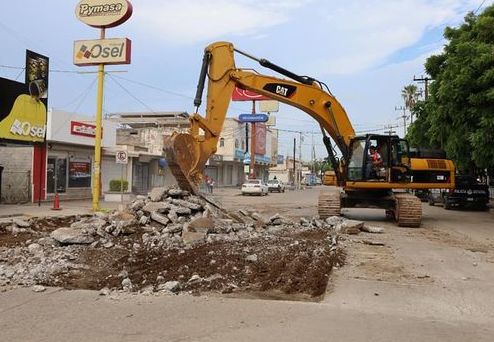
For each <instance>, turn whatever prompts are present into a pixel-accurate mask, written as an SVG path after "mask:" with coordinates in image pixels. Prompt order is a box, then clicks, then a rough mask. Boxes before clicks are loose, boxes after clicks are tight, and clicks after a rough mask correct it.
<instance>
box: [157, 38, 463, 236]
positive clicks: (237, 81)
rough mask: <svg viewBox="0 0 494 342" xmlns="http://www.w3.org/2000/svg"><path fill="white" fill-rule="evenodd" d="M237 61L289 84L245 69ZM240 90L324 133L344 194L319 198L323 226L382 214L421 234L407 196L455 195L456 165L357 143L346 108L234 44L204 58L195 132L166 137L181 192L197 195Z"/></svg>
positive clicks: (381, 143) (214, 47)
mask: <svg viewBox="0 0 494 342" xmlns="http://www.w3.org/2000/svg"><path fill="white" fill-rule="evenodd" d="M235 53H238V54H240V55H243V56H245V57H247V58H250V59H253V60H255V61H257V62H258V63H259V64H260V65H261V66H263V67H265V68H269V69H271V70H273V71H275V72H277V73H279V74H281V75H283V76H285V77H286V78H279V77H273V76H267V75H263V74H259V73H257V72H255V71H253V70H252V69H242V68H238V67H237V66H236V65H235V59H234V56H235ZM206 81H207V104H206V115H205V116H201V115H200V114H199V113H198V110H199V107H200V105H201V102H202V95H203V92H204V88H205V85H206ZM235 86H237V87H239V88H242V89H246V90H251V91H254V92H256V93H258V94H260V95H264V96H267V97H269V98H271V99H273V100H278V101H280V102H283V103H285V104H287V105H290V106H294V107H296V108H299V109H300V110H302V111H304V112H305V113H307V114H308V115H310V116H311V117H312V118H314V119H315V120H316V121H317V122H318V124H319V125H320V128H321V132H322V135H323V142H324V145H325V146H326V150H327V152H328V158H329V161H330V162H331V164H332V166H333V169H334V171H335V175H336V180H337V184H338V186H339V187H340V188H337V190H333V191H322V192H321V193H320V195H319V201H318V213H319V216H320V217H321V218H326V217H329V216H333V215H340V211H341V208H354V207H361V208H362V207H363V208H382V209H385V210H386V215H387V216H388V217H390V218H393V219H394V220H395V221H396V222H397V224H398V225H400V226H409V227H418V226H420V223H421V218H422V206H421V202H420V200H419V199H418V198H417V197H415V196H413V195H412V194H410V193H407V192H406V190H407V189H433V188H435V189H451V188H454V183H455V178H454V177H455V166H454V164H453V162H452V161H451V160H448V159H437V158H424V157H421V158H415V157H413V158H412V157H411V154H410V150H409V146H408V143H407V141H406V140H404V139H400V138H399V137H398V136H396V135H378V134H366V135H361V136H356V134H355V131H354V129H353V127H352V124H351V122H350V120H349V118H348V115H347V113H346V112H345V110H344V108H343V107H342V105H341V104H340V103H339V102H338V100H337V99H336V98H335V97H334V96H333V95H332V93H331V92H330V90H329V88H328V87H327V86H326V85H325V84H324V83H323V82H321V81H318V80H317V79H315V78H312V77H308V76H300V75H297V74H295V73H293V72H291V71H289V70H286V69H284V68H282V67H280V66H278V65H276V64H273V63H271V62H270V61H268V60H266V59H259V58H256V57H254V56H252V55H250V54H248V53H246V52H244V51H241V50H239V49H237V48H236V47H234V46H233V44H231V43H229V42H216V43H213V44H211V45H209V46H207V47H206V49H205V52H204V57H203V61H202V68H201V72H200V76H199V82H198V85H197V92H196V97H195V99H194V105H195V112H194V114H192V115H191V116H190V117H189V120H190V130H189V132H188V133H174V134H173V135H171V136H169V137H165V154H166V157H167V160H168V163H169V166H170V168H171V170H172V173H173V174H174V176H175V177H176V179H177V182H178V184H179V186H180V187H181V188H182V189H186V190H189V191H190V192H192V193H197V189H198V184H199V183H200V182H201V180H202V174H203V169H204V166H205V164H206V162H207V160H208V158H209V157H210V156H211V155H212V154H214V153H215V151H216V147H217V144H218V139H219V137H220V133H221V131H222V128H223V123H224V121H225V117H226V114H227V109H228V106H229V104H230V101H231V96H232V92H233V90H234V88H235ZM332 141H334V144H335V147H336V148H337V149H338V150H339V153H337V152H336V150H335V148H334V147H333V145H332ZM371 152H372V154H371ZM376 153H377V155H376Z"/></svg>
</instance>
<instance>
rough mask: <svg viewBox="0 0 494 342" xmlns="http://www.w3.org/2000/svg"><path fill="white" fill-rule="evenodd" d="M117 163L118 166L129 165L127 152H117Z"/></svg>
mask: <svg viewBox="0 0 494 342" xmlns="http://www.w3.org/2000/svg"><path fill="white" fill-rule="evenodd" d="M115 161H116V162H117V164H127V163H128V162H129V156H128V154H127V151H117V153H116V154H115Z"/></svg>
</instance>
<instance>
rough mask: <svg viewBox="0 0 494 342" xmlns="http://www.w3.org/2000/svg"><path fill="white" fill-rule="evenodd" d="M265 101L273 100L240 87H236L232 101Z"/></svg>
mask: <svg viewBox="0 0 494 342" xmlns="http://www.w3.org/2000/svg"><path fill="white" fill-rule="evenodd" d="M265 100H271V98H269V97H267V96H264V95H259V94H258V93H255V92H253V91H250V90H246V89H241V88H238V87H235V89H234V90H233V93H232V101H265Z"/></svg>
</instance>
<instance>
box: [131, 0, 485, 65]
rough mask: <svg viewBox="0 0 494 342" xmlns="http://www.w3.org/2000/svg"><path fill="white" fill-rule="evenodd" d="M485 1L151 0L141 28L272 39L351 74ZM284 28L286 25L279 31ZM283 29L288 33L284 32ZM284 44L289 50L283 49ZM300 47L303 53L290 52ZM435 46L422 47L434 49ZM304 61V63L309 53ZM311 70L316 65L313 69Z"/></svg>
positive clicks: (174, 36)
mask: <svg viewBox="0 0 494 342" xmlns="http://www.w3.org/2000/svg"><path fill="white" fill-rule="evenodd" d="M477 2H478V0H400V1H396V0H367V1H364V0H331V1H329V0H264V1H263V0H209V1H204V0H175V1H160V0H148V1H145V2H144V1H143V2H140V3H139V7H137V6H136V8H135V15H134V18H133V20H134V21H135V22H136V24H137V26H138V28H139V29H140V30H143V31H144V32H146V34H151V35H154V36H156V37H159V39H160V40H161V41H162V42H168V43H171V44H175V45H177V44H178V45H194V44H197V43H200V44H203V43H205V42H210V41H213V40H218V39H225V38H227V39H235V41H236V42H237V43H240V44H241V43H242V39H250V40H255V41H257V42H259V43H262V42H263V41H264V43H265V46H267V49H269V47H270V46H272V47H273V48H274V47H276V49H278V51H266V53H263V55H265V56H266V57H270V58H273V60H275V59H276V53H285V54H287V53H289V54H293V58H295V59H298V61H295V62H294V64H303V67H304V69H305V72H309V73H312V74H319V75H327V74H351V73H355V72H359V71H362V70H366V69H369V68H372V67H375V66H377V65H380V64H382V63H383V62H385V61H386V59H387V58H389V57H390V56H391V55H392V54H393V53H396V52H397V51H400V50H401V49H404V48H407V47H410V46H413V45H414V44H416V43H417V42H419V41H420V40H421V38H422V37H423V36H424V34H426V33H427V32H428V31H430V30H431V29H434V28H438V27H440V28H442V27H444V26H446V25H451V24H457V23H458V22H461V20H462V18H463V16H464V15H465V14H466V13H467V12H468V11H469V10H473V9H475V8H476V7H477V6H478V3H477ZM279 27H281V28H282V30H277V28H279ZM281 32H282V33H281ZM280 48H281V49H280ZM290 50H292V51H293V50H295V54H294V53H293V52H290ZM427 51H428V50H427V49H424V50H421V51H420V52H427ZM302 57H303V58H304V60H305V62H304V63H301V62H300V63H298V62H299V61H300V59H301V58H302ZM307 69H309V70H307Z"/></svg>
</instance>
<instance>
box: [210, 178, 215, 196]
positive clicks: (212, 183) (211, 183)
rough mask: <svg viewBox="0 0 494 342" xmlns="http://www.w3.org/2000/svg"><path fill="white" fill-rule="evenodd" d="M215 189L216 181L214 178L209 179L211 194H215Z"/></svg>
mask: <svg viewBox="0 0 494 342" xmlns="http://www.w3.org/2000/svg"><path fill="white" fill-rule="evenodd" d="M213 187H214V179H213V178H211V177H210V178H209V192H210V193H213Z"/></svg>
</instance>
